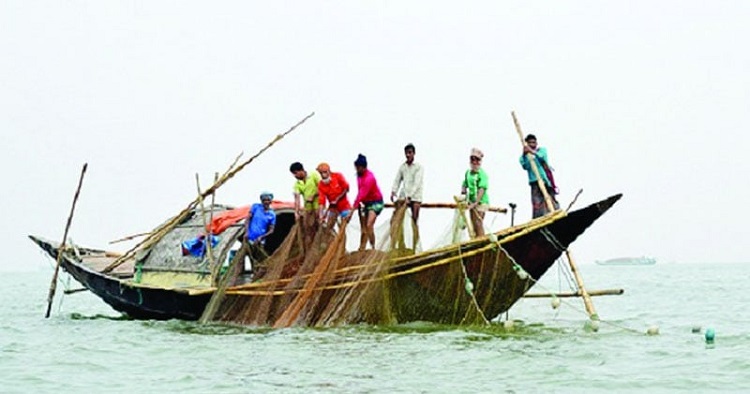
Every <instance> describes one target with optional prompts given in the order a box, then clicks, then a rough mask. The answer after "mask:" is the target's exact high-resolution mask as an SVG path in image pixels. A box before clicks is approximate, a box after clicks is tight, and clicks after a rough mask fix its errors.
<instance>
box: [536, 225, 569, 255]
mask: <svg viewBox="0 0 750 394" xmlns="http://www.w3.org/2000/svg"><path fill="white" fill-rule="evenodd" d="M539 232H540V233H541V234H542V235H543V236H544V238H545V239H546V240H547V242H549V243H551V244H552V246H554V247H555V249H557V250H558V251H559V252H564V251H565V250H566V249H567V248H566V247H565V246H564V245H563V244H562V243H560V241H558V240H557V238H556V237H555V235H554V234H552V232H551V231H549V229H547V228H546V227H545V228H543V229H541V230H540V231H539Z"/></svg>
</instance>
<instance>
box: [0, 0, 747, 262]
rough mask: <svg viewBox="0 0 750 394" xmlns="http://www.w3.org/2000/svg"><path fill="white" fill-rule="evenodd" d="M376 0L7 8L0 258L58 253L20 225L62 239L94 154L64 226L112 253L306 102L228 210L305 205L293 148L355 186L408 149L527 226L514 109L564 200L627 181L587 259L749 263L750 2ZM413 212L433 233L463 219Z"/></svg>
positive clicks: (230, 198) (615, 188)
mask: <svg viewBox="0 0 750 394" xmlns="http://www.w3.org/2000/svg"><path fill="white" fill-rule="evenodd" d="M365 3H366V2H352V1H328V2H315V1H300V2H246V1H238V2H200V3H197V2H189V1H118V2H113V1H109V2H107V1H91V2H84V1H55V2H52V1H50V2H40V1H26V0H24V1H3V2H1V3H0V53H2V56H3V61H2V62H0V132H2V137H3V138H2V143H1V144H0V160H1V162H0V164H1V165H0V169H1V171H2V179H3V181H4V186H5V187H4V190H3V191H2V193H0V196H1V197H0V199H1V200H0V203H1V206H2V209H3V213H4V215H3V216H4V217H5V219H6V224H5V225H4V226H2V229H1V230H0V239H2V245H3V250H4V257H3V258H2V259H0V269H2V270H28V269H38V268H39V267H40V266H43V265H47V260H46V259H45V258H44V257H42V254H41V253H40V252H38V251H37V250H36V248H35V247H34V246H33V245H32V244H31V242H29V241H28V240H27V239H26V238H25V237H26V235H27V234H38V235H42V236H45V237H48V238H51V239H55V240H58V239H60V238H61V237H62V233H63V229H64V225H65V219H66V217H67V214H68V210H69V207H70V203H71V200H72V195H73V192H74V191H75V186H76V182H77V179H78V176H79V172H80V167H81V165H82V164H83V163H84V162H88V163H89V172H88V174H87V178H86V180H85V181H84V186H83V190H82V194H81V199H80V201H79V204H78V208H77V212H76V216H75V218H74V221H73V226H72V230H71V236H72V238H73V240H74V241H75V242H76V243H78V244H82V245H87V246H96V247H110V246H108V245H107V242H108V241H110V240H113V239H116V238H119V237H122V236H125V235H128V234H132V233H138V232H142V231H148V230H149V229H151V228H153V227H154V226H156V225H157V224H159V223H160V222H161V221H163V220H164V219H166V218H167V217H169V216H171V215H173V214H175V213H176V212H178V211H179V210H180V209H182V208H183V207H184V206H185V205H186V204H187V203H188V202H189V201H191V200H192V199H193V198H194V196H195V193H196V192H195V182H194V176H195V173H196V172H198V173H200V176H201V179H202V180H203V183H204V186H207V185H208V184H209V180H210V178H212V176H213V173H214V172H215V171H220V172H221V171H224V170H225V169H226V168H227V166H228V165H229V164H230V163H231V161H232V159H233V158H234V157H235V156H236V155H237V154H238V153H239V152H241V151H244V152H245V153H246V156H247V155H250V154H252V153H253V152H255V151H256V150H258V149H259V148H260V147H261V146H262V145H264V144H265V143H266V142H267V141H268V140H269V139H270V138H272V137H273V136H274V135H275V134H276V133H278V132H281V131H284V130H286V129H287V128H288V127H289V126H291V125H292V124H294V123H295V122H297V121H298V120H299V119H301V118H302V117H304V116H305V115H307V114H308V113H310V112H312V111H315V112H316V116H314V117H313V118H312V119H310V121H308V123H307V124H306V125H305V126H303V127H302V128H300V129H299V130H298V131H296V132H295V133H293V134H292V135H290V136H289V137H288V138H287V139H285V140H284V141H282V142H281V143H279V144H278V145H277V146H276V147H274V148H272V150H271V151H269V152H267V153H266V154H265V155H263V156H262V157H261V158H260V159H259V160H258V161H257V162H255V163H253V164H251V165H250V166H249V167H247V169H246V170H245V171H244V172H242V173H241V174H240V176H238V177H236V178H235V179H234V180H233V181H232V182H231V183H230V184H228V185H227V186H226V187H224V188H222V189H220V191H219V192H218V194H217V199H218V201H219V202H221V203H226V204H234V205H240V204H246V203H250V202H255V201H256V200H257V198H258V194H259V192H260V191H261V190H265V189H268V190H271V191H273V192H274V193H275V194H276V196H277V198H282V199H289V198H291V196H292V194H291V187H292V183H293V179H292V177H291V175H290V173H289V172H288V167H289V164H290V163H291V162H292V161H297V160H299V161H301V162H303V164H305V165H306V167H308V168H314V167H315V165H316V164H317V163H318V162H320V161H327V162H329V163H330V164H331V166H332V167H333V170H334V171H342V172H344V173H345V174H347V175H348V176H349V179H350V180H351V181H354V175H353V166H352V162H353V161H354V159H355V158H356V156H357V154H358V153H360V152H361V153H363V154H365V155H367V157H368V159H369V162H370V168H371V169H372V171H373V172H374V173H375V175H376V176H377V177H378V180H379V183H380V186H381V188H382V189H384V192H385V193H387V190H388V189H389V187H390V183H391V182H392V179H393V176H394V175H395V171H396V169H397V167H398V165H399V164H400V162H401V161H402V160H403V146H404V145H405V144H406V143H409V142H412V143H414V144H415V145H416V147H417V160H418V161H420V162H422V163H423V165H424V166H425V168H426V180H425V182H426V184H425V200H427V201H431V202H439V201H449V200H451V196H452V195H454V194H456V193H458V192H459V189H460V182H461V179H462V175H463V172H464V171H465V169H466V168H467V167H468V156H469V151H470V149H471V148H472V147H473V146H476V147H479V148H481V149H482V150H484V152H485V161H484V168H485V170H486V171H487V172H488V174H489V176H490V188H489V191H488V193H489V195H490V200H491V203H492V205H503V206H505V205H507V204H508V203H509V202H516V203H518V206H519V212H518V216H517V218H518V219H519V220H521V219H522V220H527V219H528V218H529V217H530V216H531V212H530V203H529V190H528V185H527V183H526V175H525V173H524V172H523V170H522V169H521V168H520V166H519V164H518V156H519V154H520V152H521V148H520V142H519V140H518V137H517V135H516V132H515V130H514V128H513V123H512V120H511V117H510V111H511V110H515V111H516V112H517V114H518V115H519V118H520V121H521V124H522V126H523V128H524V129H525V130H526V131H530V132H534V133H536V134H537V136H538V137H539V142H540V144H541V145H543V146H546V147H547V148H548V150H549V155H550V160H551V162H552V165H553V167H554V168H555V170H556V173H555V175H556V178H557V180H558V184H559V186H560V188H561V189H562V194H561V196H560V201H561V203H562V204H563V205H564V206H567V204H568V203H569V202H570V201H571V199H572V198H573V196H574V195H575V193H576V191H577V190H578V189H580V188H582V189H584V192H583V194H582V196H581V198H580V199H579V201H578V203H577V206H578V207H583V206H584V205H585V204H588V203H592V202H595V201H598V200H600V199H603V198H605V197H608V196H609V195H612V194H615V193H624V195H625V197H624V198H623V200H622V201H621V202H620V203H619V204H618V205H616V206H615V207H614V208H613V210H611V211H610V212H609V213H608V214H607V215H605V216H604V217H603V218H602V219H601V220H600V221H599V222H598V223H596V224H595V225H594V226H593V227H592V228H590V229H589V231H588V232H587V233H586V234H584V236H583V237H582V238H580V239H579V241H578V242H577V243H576V244H575V245H574V248H573V251H574V253H575V255H576V256H577V258H578V260H579V262H581V263H586V262H591V261H594V260H596V259H605V258H610V257H618V256H631V255H636V256H639V255H651V256H654V257H657V258H658V259H659V260H660V261H664V262H671V261H674V262H730V261H732V262H734V261H747V260H749V259H748V257H747V255H746V253H745V252H744V248H743V247H742V246H743V245H745V244H746V243H747V238H748V230H747V225H746V217H747V214H746V213H745V212H746V205H747V203H748V201H750V187H748V184H747V183H748V181H747V179H746V177H747V175H748V174H750V165H748V161H747V160H746V159H745V158H744V155H745V154H747V152H748V148H750V146H749V145H750V144H749V142H750V138H749V137H748V131H750V127H749V126H750V124H749V123H750V122H749V121H748V110H749V109H750V98H749V97H748V94H749V92H750V51H747V49H746V48H745V45H746V44H745V41H746V39H747V37H750V27H748V23H747V21H748V20H749V19H750V3H748V2H745V1H722V2H708V1H671V2H670V1H662V2H653V1H628V2H601V1H576V2H565V1H563V2H554V3H552V2H529V1H502V2H500V1H488V2H468V3H466V2H455V1H450V2H437V1H431V2H409V1H391V2H388V1H381V2H369V4H365ZM553 4H554V5H553ZM352 197H353V196H352ZM422 218H423V227H424V228H425V229H426V230H425V232H426V234H425V237H427V238H429V237H432V238H433V240H434V238H436V237H437V236H438V235H439V234H440V233H442V231H443V230H444V229H445V228H446V227H447V226H448V225H449V221H450V217H449V216H448V215H447V214H446V213H445V212H442V213H437V212H435V211H425V212H424V213H423V215H422ZM380 220H381V221H384V219H382V218H381V219H380ZM509 222H510V218H509V217H508V216H502V217H499V218H496V219H492V218H490V219H488V223H491V224H492V225H493V228H494V229H499V228H501V227H504V226H507V225H508V224H509ZM428 243H429V242H428ZM128 246H129V245H128V244H120V245H115V246H112V247H111V248H113V249H115V250H125V249H127V247H128Z"/></svg>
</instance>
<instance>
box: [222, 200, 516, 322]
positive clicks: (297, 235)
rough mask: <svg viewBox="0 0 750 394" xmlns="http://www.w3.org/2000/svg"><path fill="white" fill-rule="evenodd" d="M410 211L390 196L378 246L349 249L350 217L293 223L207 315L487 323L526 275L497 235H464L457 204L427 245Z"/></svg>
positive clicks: (227, 319) (256, 318)
mask: <svg viewBox="0 0 750 394" xmlns="http://www.w3.org/2000/svg"><path fill="white" fill-rule="evenodd" d="M407 212H408V208H407V207H406V206H405V205H402V204H399V205H397V207H396V208H395V209H394V211H393V215H392V217H391V218H390V220H389V221H387V222H386V223H383V224H381V225H380V227H378V228H376V239H377V244H376V245H377V247H376V248H375V249H367V250H362V251H355V252H347V240H350V241H352V242H349V244H350V245H351V244H356V243H357V242H354V241H358V240H359V231H357V227H358V226H357V223H348V222H347V221H344V222H342V223H340V226H339V227H338V228H336V229H330V228H327V227H324V226H321V227H320V228H319V229H317V231H315V232H314V234H311V233H310V232H309V230H306V229H305V228H303V226H301V225H299V224H296V225H295V226H294V227H293V228H292V230H291V231H290V233H289V236H287V238H286V239H285V241H284V242H283V243H282V244H281V246H280V247H279V248H278V249H277V250H276V251H275V252H274V254H273V255H272V256H270V257H269V258H268V259H267V260H265V261H264V262H263V263H262V264H255V266H254V268H253V270H254V272H255V275H256V277H255V279H254V280H253V281H252V282H250V283H246V284H239V285H235V286H230V287H228V288H225V289H219V290H220V291H221V294H220V299H216V300H212V303H213V305H211V306H210V307H211V308H212V310H211V314H212V315H213V316H212V319H213V320H216V321H222V322H230V323H236V324H242V325H256V326H272V327H290V326H335V325H342V324H354V323H369V324H395V323H402V322H407V321H415V320H425V321H432V322H438V323H447V324H484V323H487V321H488V318H492V317H493V316H495V315H497V314H499V313H501V312H502V311H504V310H506V309H507V307H510V305H511V304H512V302H514V301H515V300H516V299H517V298H518V297H520V295H522V294H523V292H525V290H526V286H527V281H525V280H520V279H519V278H518V276H517V275H516V273H515V271H514V270H513V263H512V262H511V260H510V259H509V257H508V255H507V254H506V253H505V252H504V251H503V250H502V247H501V246H500V243H499V242H496V243H493V242H491V241H488V240H487V239H486V238H485V239H484V240H481V239H480V240H467V239H468V236H467V235H466V233H467V230H466V223H465V219H464V218H465V215H463V213H462V212H460V211H458V210H457V211H456V214H455V215H454V218H453V221H452V223H451V225H450V226H449V228H448V229H447V231H446V232H445V234H444V235H443V239H442V240H441V241H440V242H439V245H438V246H437V247H435V248H431V249H430V251H428V252H421V246H420V240H419V231H418V229H417V227H416V226H415V225H414V224H413V221H412V220H411V216H410V215H407ZM383 216H384V215H383ZM379 220H383V218H382V217H381V218H379ZM353 221H358V220H357V219H356V218H355V219H354V220H353ZM301 222H304V221H301ZM307 228H308V229H310V228H311V227H309V226H308V227H307ZM352 238H354V239H352ZM461 241H464V242H461ZM501 287H503V288H502V289H501ZM501 290H502V294H503V296H502V297H498V296H497V295H498V294H499V293H501ZM218 293H219V292H217V294H218ZM215 298H216V297H215Z"/></svg>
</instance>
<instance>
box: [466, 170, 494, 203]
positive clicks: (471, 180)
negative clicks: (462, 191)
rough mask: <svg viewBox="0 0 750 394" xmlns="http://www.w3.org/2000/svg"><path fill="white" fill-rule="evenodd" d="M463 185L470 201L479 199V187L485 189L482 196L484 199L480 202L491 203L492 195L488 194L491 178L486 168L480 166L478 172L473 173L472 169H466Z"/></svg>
mask: <svg viewBox="0 0 750 394" xmlns="http://www.w3.org/2000/svg"><path fill="white" fill-rule="evenodd" d="M463 186H464V187H465V188H466V190H467V196H466V197H467V199H468V201H469V202H476V201H477V193H478V192H479V189H480V188H482V189H484V195H483V196H482V199H481V200H480V201H479V203H480V204H489V203H490V196H489V195H488V194H487V186H489V178H488V177H487V173H486V172H484V169H482V168H480V169H479V171H478V172H476V173H473V172H471V170H466V174H465V175H464V184H463Z"/></svg>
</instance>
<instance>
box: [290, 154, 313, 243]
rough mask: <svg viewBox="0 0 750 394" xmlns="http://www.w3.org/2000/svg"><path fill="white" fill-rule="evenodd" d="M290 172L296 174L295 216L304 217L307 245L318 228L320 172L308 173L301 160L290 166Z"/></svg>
mask: <svg viewBox="0 0 750 394" xmlns="http://www.w3.org/2000/svg"><path fill="white" fill-rule="evenodd" d="M289 172H291V173H292V175H294V178H295V179H296V181H295V182H294V189H293V190H294V218H295V220H297V221H299V219H300V217H301V218H302V230H303V233H304V234H305V241H304V244H305V245H309V244H310V243H311V242H312V239H313V238H314V237H315V233H316V232H317V230H318V182H320V174H319V173H318V172H317V171H314V170H313V171H311V172H310V173H308V172H307V171H305V168H304V167H303V166H302V163H300V162H294V163H292V165H291V166H289Z"/></svg>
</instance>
